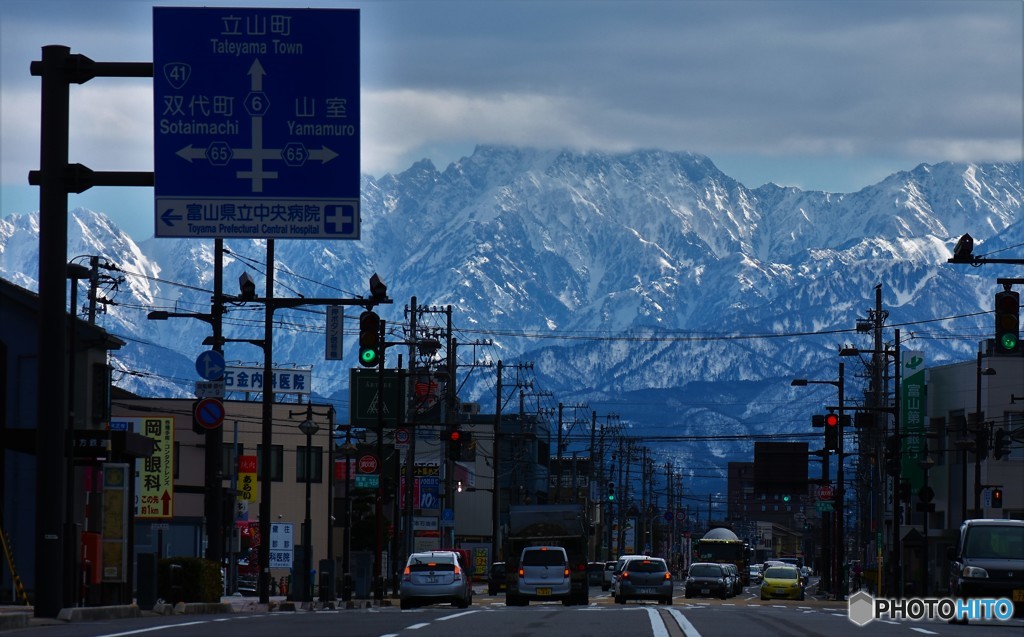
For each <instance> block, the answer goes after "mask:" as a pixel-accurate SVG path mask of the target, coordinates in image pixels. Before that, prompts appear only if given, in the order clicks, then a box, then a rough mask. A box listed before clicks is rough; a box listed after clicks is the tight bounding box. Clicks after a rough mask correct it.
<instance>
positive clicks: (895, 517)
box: [887, 329, 903, 598]
mask: <svg viewBox="0 0 1024 637" xmlns="http://www.w3.org/2000/svg"><path fill="white" fill-rule="evenodd" d="M895 335H896V336H895V341H896V345H895V346H896V355H895V358H894V363H893V369H894V370H895V378H894V379H893V420H892V433H893V436H895V437H896V440H900V441H901V442H900V445H901V446H902V440H901V438H900V418H901V415H900V392H901V391H902V383H901V382H900V378H901V376H902V375H903V368H902V363H901V361H900V331H899V329H897V330H895ZM901 456H902V454H901ZM900 462H902V457H901V460H900ZM900 541H901V538H900V473H897V474H896V475H895V476H893V479H892V541H891V543H892V546H891V547H890V551H889V578H890V579H889V591H888V595H887V596H888V597H894V598H901V597H903V591H902V590H901V587H900V580H901V579H902V578H901V577H900V570H901V569H902V568H903V565H902V564H901V563H900V562H901V554H902V552H903V551H902V550H901V547H900Z"/></svg>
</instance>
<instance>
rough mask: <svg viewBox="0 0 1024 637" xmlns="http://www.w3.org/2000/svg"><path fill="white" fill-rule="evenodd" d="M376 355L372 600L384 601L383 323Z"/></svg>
mask: <svg viewBox="0 0 1024 637" xmlns="http://www.w3.org/2000/svg"><path fill="white" fill-rule="evenodd" d="M379 336H380V338H379V339H378V341H377V342H378V343H380V351H379V352H378V353H377V428H376V429H377V446H376V447H377V498H376V505H375V508H374V519H375V521H376V523H375V528H376V536H377V541H376V546H375V549H374V552H373V578H372V579H371V581H372V582H373V598H374V600H376V601H377V603H378V604H380V603H381V602H383V601H384V576H383V573H384V561H383V560H384V555H383V553H384V480H382V479H381V478H383V477H384V336H385V326H384V321H381V322H380V333H379Z"/></svg>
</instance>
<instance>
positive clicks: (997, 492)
mask: <svg viewBox="0 0 1024 637" xmlns="http://www.w3.org/2000/svg"><path fill="white" fill-rule="evenodd" d="M992 508H993V509H1001V508H1003V490H1002V489H999V488H995V489H992Z"/></svg>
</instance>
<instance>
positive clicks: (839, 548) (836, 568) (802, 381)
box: [790, 363, 846, 599]
mask: <svg viewBox="0 0 1024 637" xmlns="http://www.w3.org/2000/svg"><path fill="white" fill-rule="evenodd" d="M844 384H845V383H844V364H843V363H839V379H838V380H807V379H806V378H794V379H793V381H792V382H791V383H790V385H792V386H793V387H806V386H807V385H834V386H835V387H836V388H838V389H839V409H838V412H839V423H838V424H837V425H836V427H838V429H839V440H838V443H839V444H838V445H837V449H836V454H837V455H838V456H839V466H838V467H837V468H836V500H835V502H836V504H835V509H836V512H835V517H836V520H835V538H836V541H835V542H834V544H835V551H834V552H833V555H832V564H833V568H832V591H833V594H835V595H837V596H838V597H839V599H842V598H843V596H844V593H843V590H842V588H843V586H844V582H843V580H842V579H840V578H841V573H842V570H843V567H844V564H845V562H846V546H845V545H846V539H845V537H844V531H845V526H846V520H845V519H844V508H845V507H844V500H845V498H846V487H845V485H844V484H843V479H844V477H843V438H844V435H843V408H844V401H845V390H844Z"/></svg>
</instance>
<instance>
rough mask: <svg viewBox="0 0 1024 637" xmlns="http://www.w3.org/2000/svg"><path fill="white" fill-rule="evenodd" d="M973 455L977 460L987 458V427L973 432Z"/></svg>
mask: <svg viewBox="0 0 1024 637" xmlns="http://www.w3.org/2000/svg"><path fill="white" fill-rule="evenodd" d="M974 454H975V455H976V456H977V457H978V460H984V459H985V458H988V427H985V426H981V427H978V430H977V431H976V432H974Z"/></svg>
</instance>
